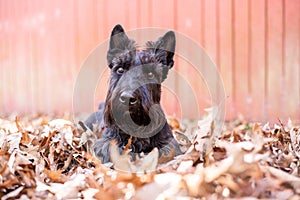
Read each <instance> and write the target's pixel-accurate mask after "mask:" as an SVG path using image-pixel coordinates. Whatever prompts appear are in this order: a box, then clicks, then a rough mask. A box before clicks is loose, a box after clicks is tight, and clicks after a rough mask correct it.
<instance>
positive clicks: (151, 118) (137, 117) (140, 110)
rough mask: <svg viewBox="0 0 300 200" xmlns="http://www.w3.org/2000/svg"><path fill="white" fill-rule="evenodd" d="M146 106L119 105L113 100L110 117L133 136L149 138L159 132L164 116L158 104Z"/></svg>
mask: <svg viewBox="0 0 300 200" xmlns="http://www.w3.org/2000/svg"><path fill="white" fill-rule="evenodd" d="M148 107H150V108H149V109H148ZM148 107H146V109H145V107H143V106H141V105H135V106H129V105H127V106H126V105H120V104H119V103H117V102H116V103H114V101H113V104H112V105H111V108H112V117H113V119H114V121H115V122H116V124H117V126H118V127H119V128H120V129H121V130H122V131H123V132H125V133H127V134H129V135H132V136H134V137H140V138H149V137H152V136H154V135H156V134H157V133H159V132H160V130H161V129H162V128H163V127H164V125H165V123H166V118H165V115H164V112H163V110H162V108H161V106H160V105H159V104H152V105H151V106H148Z"/></svg>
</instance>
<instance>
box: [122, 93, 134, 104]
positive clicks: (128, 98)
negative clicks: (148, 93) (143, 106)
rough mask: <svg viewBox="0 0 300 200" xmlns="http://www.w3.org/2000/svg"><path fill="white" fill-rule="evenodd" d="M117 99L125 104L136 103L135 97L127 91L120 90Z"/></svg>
mask: <svg viewBox="0 0 300 200" xmlns="http://www.w3.org/2000/svg"><path fill="white" fill-rule="evenodd" d="M119 100H120V102H121V103H123V104H125V105H129V104H130V105H134V104H136V103H137V99H136V98H135V97H134V96H133V94H131V93H129V92H122V93H121V95H120V98H119Z"/></svg>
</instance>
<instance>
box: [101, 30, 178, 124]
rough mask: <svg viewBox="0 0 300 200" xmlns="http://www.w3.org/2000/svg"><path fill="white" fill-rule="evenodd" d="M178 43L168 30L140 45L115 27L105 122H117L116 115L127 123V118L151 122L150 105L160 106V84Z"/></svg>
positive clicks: (171, 64)
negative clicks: (153, 39) (142, 45)
mask: <svg viewBox="0 0 300 200" xmlns="http://www.w3.org/2000/svg"><path fill="white" fill-rule="evenodd" d="M175 43H176V42H175V34H174V32H173V31H169V32H167V33H166V34H165V35H163V36H162V37H160V38H159V39H158V40H157V41H151V42H150V41H149V42H147V43H146V45H145V46H144V47H142V48H139V47H138V46H137V45H136V43H135V41H134V40H131V39H129V38H128V36H127V35H126V33H125V32H124V29H123V28H122V26H120V25H116V26H115V27H114V29H113V31H112V33H111V37H110V43H109V50H108V53H107V61H108V66H109V68H110V69H111V77H110V84H109V92H108V94H107V98H106V108H105V114H104V118H105V121H106V123H108V124H114V123H115V118H116V116H117V117H119V118H124V120H121V122H122V124H123V123H127V124H128V122H127V121H126V120H125V119H128V118H130V119H132V120H133V122H134V123H135V124H136V125H138V126H146V125H148V124H149V123H150V122H151V119H152V118H151V114H150V112H151V111H150V108H151V107H152V106H153V105H159V102H160V96H161V83H162V82H163V81H164V80H165V79H166V77H167V74H168V71H169V69H171V68H172V67H173V64H174V60H173V57H174V52H175ZM113 110H114V111H113ZM160 112H162V111H158V110H156V111H155V112H154V113H160ZM119 121H120V120H119Z"/></svg>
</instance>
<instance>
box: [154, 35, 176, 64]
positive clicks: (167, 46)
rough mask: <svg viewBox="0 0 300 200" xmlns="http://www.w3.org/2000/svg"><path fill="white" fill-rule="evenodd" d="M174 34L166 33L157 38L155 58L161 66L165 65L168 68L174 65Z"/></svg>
mask: <svg viewBox="0 0 300 200" xmlns="http://www.w3.org/2000/svg"><path fill="white" fill-rule="evenodd" d="M175 45H176V39H175V33H174V32H173V31H169V32H167V33H166V34H165V35H164V36H162V37H161V38H159V39H158V40H157V42H156V43H155V57H156V59H157V60H159V61H160V62H162V64H164V65H167V66H168V67H169V69H170V68H172V67H173V65H174V60H173V57H174V53H175Z"/></svg>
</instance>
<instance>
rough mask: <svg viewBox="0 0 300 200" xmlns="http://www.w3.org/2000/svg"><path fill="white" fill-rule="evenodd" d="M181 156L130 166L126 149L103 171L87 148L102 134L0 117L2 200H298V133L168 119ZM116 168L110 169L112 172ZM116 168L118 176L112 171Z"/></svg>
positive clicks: (66, 124)
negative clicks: (178, 199)
mask: <svg viewBox="0 0 300 200" xmlns="http://www.w3.org/2000/svg"><path fill="white" fill-rule="evenodd" d="M169 123H170V125H171V126H172V128H173V132H174V135H175V137H176V139H177V140H178V141H179V143H180V144H181V148H182V150H183V151H185V154H183V155H181V156H178V157H176V158H175V159H173V160H170V161H169V159H168V156H169V155H164V156H163V157H160V158H159V157H158V153H157V150H156V149H155V150H153V151H152V152H151V153H149V154H148V155H142V156H141V158H139V159H138V160H136V161H132V160H131V159H130V156H129V152H130V149H125V152H124V153H123V154H121V155H120V154H119V152H118V150H117V149H116V147H115V145H114V144H113V143H112V144H111V155H110V156H111V158H112V161H113V162H112V163H108V164H106V165H102V164H101V163H100V162H99V160H98V159H97V158H95V157H94V156H93V155H92V152H91V150H90V147H91V146H92V144H93V141H94V138H95V137H97V136H99V135H101V132H97V133H93V132H92V131H91V130H85V129H84V128H82V126H83V125H82V124H81V125H80V123H78V122H76V123H75V122H73V121H72V120H70V118H69V119H66V118H65V119H62V118H57V117H49V116H32V117H28V116H27V117H24V116H23V117H22V116H20V117H15V116H13V117H12V116H9V117H3V118H0V147H1V149H0V197H1V199H3V200H5V199H170V198H171V199H173V198H183V199H185V198H186V199H190V198H191V197H192V198H200V199H220V198H222V199H223V198H248V199H249V197H252V198H251V199H255V198H270V199H299V198H300V161H299V158H300V127H299V126H297V125H295V124H293V123H292V121H290V120H288V121H286V122H281V121H278V123H277V124H272V125H270V124H268V123H267V124H259V123H248V122H247V121H244V120H242V119H239V120H235V121H232V122H228V123H226V124H225V125H224V127H223V130H222V131H220V132H219V133H218V134H217V137H215V138H214V137H212V135H213V134H212V133H213V132H214V131H215V130H214V127H215V124H214V121H213V120H211V119H210V117H209V115H208V116H207V117H204V119H202V120H199V121H190V120H182V121H179V120H177V119H175V118H170V119H169ZM113 168H114V169H113ZM115 169H117V170H115Z"/></svg>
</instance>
